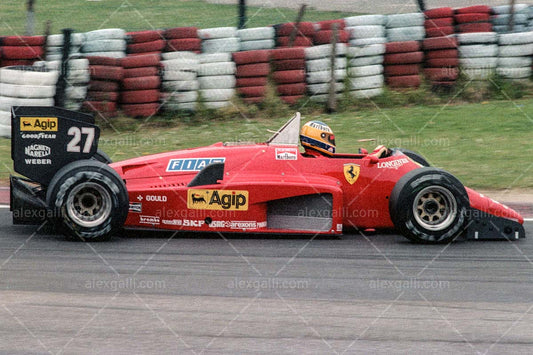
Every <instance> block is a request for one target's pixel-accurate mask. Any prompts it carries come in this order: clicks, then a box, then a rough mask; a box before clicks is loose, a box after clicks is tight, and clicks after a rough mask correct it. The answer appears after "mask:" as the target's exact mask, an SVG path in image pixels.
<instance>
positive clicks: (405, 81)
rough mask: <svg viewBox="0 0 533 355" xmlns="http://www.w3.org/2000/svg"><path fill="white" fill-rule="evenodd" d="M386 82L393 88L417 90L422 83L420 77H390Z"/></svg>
mask: <svg viewBox="0 0 533 355" xmlns="http://www.w3.org/2000/svg"><path fill="white" fill-rule="evenodd" d="M386 81H387V85H388V86H389V87H391V88H417V87H419V86H420V84H421V83H422V80H421V79H420V75H405V76H389V77H388V78H386Z"/></svg>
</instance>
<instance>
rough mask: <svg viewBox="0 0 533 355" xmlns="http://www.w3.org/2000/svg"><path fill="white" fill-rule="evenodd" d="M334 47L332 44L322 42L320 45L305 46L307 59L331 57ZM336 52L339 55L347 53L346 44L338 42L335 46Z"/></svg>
mask: <svg viewBox="0 0 533 355" xmlns="http://www.w3.org/2000/svg"><path fill="white" fill-rule="evenodd" d="M332 49H333V47H332V46H331V44H322V45H319V46H313V47H307V48H305V59H307V60H309V59H321V58H326V57H331V51H332ZM335 53H336V55H337V56H343V55H346V45H345V44H344V43H337V45H336V46H335Z"/></svg>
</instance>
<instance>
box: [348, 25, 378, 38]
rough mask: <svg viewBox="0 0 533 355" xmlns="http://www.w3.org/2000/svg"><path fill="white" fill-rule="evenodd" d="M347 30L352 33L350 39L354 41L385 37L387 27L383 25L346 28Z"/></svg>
mask: <svg viewBox="0 0 533 355" xmlns="http://www.w3.org/2000/svg"><path fill="white" fill-rule="evenodd" d="M346 30H347V31H349V32H350V38H354V39H361V38H374V37H385V26H381V25H368V26H353V27H346Z"/></svg>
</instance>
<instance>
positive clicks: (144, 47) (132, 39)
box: [126, 30, 167, 56]
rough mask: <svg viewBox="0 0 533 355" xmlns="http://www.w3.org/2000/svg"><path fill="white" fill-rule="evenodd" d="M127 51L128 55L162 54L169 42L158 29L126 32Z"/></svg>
mask: <svg viewBox="0 0 533 355" xmlns="http://www.w3.org/2000/svg"><path fill="white" fill-rule="evenodd" d="M126 42H127V46H126V53H127V55H128V56H132V55H144V54H161V52H162V51H163V49H164V48H165V47H166V45H167V42H166V41H165V40H164V39H163V34H162V32H161V31H158V30H151V31H136V32H128V33H127V34H126Z"/></svg>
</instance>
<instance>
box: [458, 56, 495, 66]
mask: <svg viewBox="0 0 533 355" xmlns="http://www.w3.org/2000/svg"><path fill="white" fill-rule="evenodd" d="M459 66H460V67H461V68H464V69H476V68H496V67H497V66H498V58H497V57H479V58H459Z"/></svg>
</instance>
